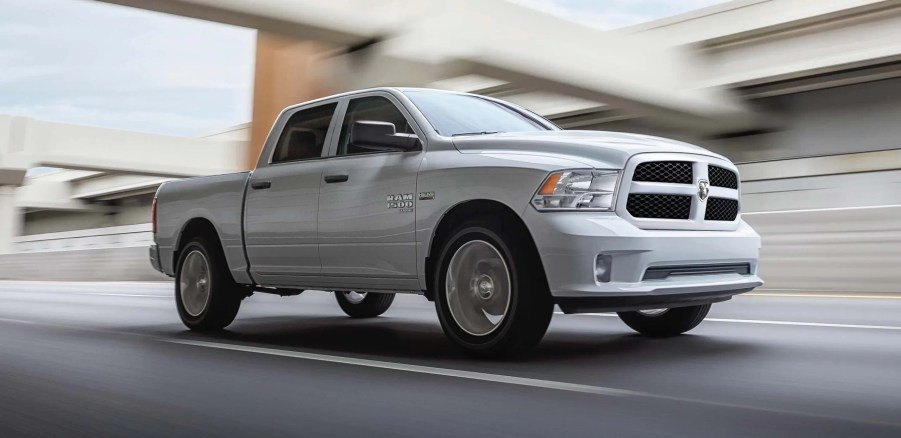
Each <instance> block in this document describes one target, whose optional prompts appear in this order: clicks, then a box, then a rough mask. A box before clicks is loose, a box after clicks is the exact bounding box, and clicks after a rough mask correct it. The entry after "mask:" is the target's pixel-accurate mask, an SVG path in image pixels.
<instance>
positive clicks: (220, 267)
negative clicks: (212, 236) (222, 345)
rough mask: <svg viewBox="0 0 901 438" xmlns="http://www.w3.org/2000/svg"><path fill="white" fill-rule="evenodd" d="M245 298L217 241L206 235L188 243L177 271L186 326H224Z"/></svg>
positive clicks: (178, 294)
mask: <svg viewBox="0 0 901 438" xmlns="http://www.w3.org/2000/svg"><path fill="white" fill-rule="evenodd" d="M243 298H244V295H243V294H242V293H241V290H240V286H238V284H236V283H235V281H234V279H232V276H231V274H230V273H229V272H228V265H227V264H226V262H225V257H224V256H223V255H222V251H221V250H220V249H219V246H218V245H216V244H214V243H213V242H210V241H209V240H208V239H206V238H203V237H197V238H195V239H193V240H191V241H190V242H188V244H187V245H185V247H184V249H183V250H182V251H181V255H180V256H179V260H178V269H177V270H176V273H175V303H176V307H177V308H178V316H179V317H181V321H182V322H183V323H184V324H185V326H187V327H188V328H189V329H191V330H198V331H213V330H221V329H224V328H225V327H228V325H229V324H231V323H232V321H234V320H235V316H237V314H238V309H239V308H240V307H241V300H242V299H243Z"/></svg>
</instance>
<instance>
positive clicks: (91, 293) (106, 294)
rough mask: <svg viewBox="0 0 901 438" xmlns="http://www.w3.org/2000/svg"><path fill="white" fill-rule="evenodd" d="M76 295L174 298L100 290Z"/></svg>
mask: <svg viewBox="0 0 901 438" xmlns="http://www.w3.org/2000/svg"><path fill="white" fill-rule="evenodd" d="M74 294H75V295H96V296H101V297H138V298H172V297H171V296H170V295H149V294H113V293H100V292H74Z"/></svg>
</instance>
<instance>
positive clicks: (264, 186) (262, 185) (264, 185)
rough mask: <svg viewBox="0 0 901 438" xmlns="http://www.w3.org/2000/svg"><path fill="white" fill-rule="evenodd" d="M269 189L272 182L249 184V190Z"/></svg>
mask: <svg viewBox="0 0 901 438" xmlns="http://www.w3.org/2000/svg"><path fill="white" fill-rule="evenodd" d="M270 187H272V181H253V182H251V183H250V188H252V189H254V190H262V189H268V188H270Z"/></svg>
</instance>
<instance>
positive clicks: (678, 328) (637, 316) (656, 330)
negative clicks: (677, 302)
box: [617, 304, 710, 338]
mask: <svg viewBox="0 0 901 438" xmlns="http://www.w3.org/2000/svg"><path fill="white" fill-rule="evenodd" d="M661 310H664V311H663V312H661V313H656V314H655V313H653V312H657V311H637V312H619V313H617V314H618V315H619V318H620V319H622V320H623V322H624V323H626V325H627V326H629V327H631V328H632V330H635V331H636V332H638V333H641V334H643V335H645V336H650V337H654V338H665V337H669V336H676V335H681V334H682V333H685V332H687V331H689V330H691V329H693V328H695V327H697V326H698V324H700V323H701V321H703V320H704V318H705V317H706V316H707V312H709V311H710V304H704V305H700V306H691V307H677V308H675V309H661Z"/></svg>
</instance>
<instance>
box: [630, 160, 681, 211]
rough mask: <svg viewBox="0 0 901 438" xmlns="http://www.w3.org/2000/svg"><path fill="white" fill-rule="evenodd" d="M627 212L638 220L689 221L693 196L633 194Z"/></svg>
mask: <svg viewBox="0 0 901 438" xmlns="http://www.w3.org/2000/svg"><path fill="white" fill-rule="evenodd" d="M689 169H690V166H689ZM626 210H628V211H629V214H631V215H632V217H636V218H651V219H688V218H689V216H690V215H691V196H684V195H645V194H631V195H629V201H628V202H627V203H626Z"/></svg>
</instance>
